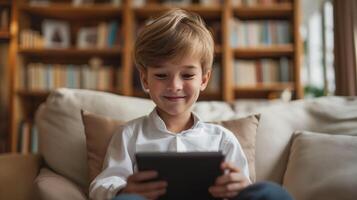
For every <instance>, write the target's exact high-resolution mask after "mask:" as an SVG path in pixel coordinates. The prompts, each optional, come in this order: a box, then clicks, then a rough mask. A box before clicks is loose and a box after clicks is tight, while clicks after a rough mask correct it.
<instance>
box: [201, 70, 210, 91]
mask: <svg viewBox="0 0 357 200" xmlns="http://www.w3.org/2000/svg"><path fill="white" fill-rule="evenodd" d="M210 78H211V70H208V71H207V72H206V73H205V74H203V75H202V83H201V91H203V90H205V89H206V87H207V85H208V81H209V79H210Z"/></svg>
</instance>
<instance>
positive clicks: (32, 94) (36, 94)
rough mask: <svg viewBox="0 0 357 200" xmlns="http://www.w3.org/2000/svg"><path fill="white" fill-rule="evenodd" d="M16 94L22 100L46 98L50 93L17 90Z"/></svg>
mask: <svg viewBox="0 0 357 200" xmlns="http://www.w3.org/2000/svg"><path fill="white" fill-rule="evenodd" d="M17 94H18V95H19V96H20V97H23V98H46V97H47V96H48V95H49V94H50V91H44V90H37V91H28V90H19V91H18V92H17Z"/></svg>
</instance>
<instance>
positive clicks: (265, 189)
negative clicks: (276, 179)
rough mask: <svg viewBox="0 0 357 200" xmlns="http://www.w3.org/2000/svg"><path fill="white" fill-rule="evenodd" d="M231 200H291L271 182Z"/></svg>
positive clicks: (124, 198) (125, 199)
mask: <svg viewBox="0 0 357 200" xmlns="http://www.w3.org/2000/svg"><path fill="white" fill-rule="evenodd" d="M113 200H145V198H144V197H142V196H139V195H130V194H122V195H119V196H117V197H115V198H114V199H113ZM232 200H293V198H292V197H291V196H290V195H289V193H288V192H287V191H286V190H284V189H283V188H282V187H281V186H280V185H278V184H276V183H272V182H259V183H255V184H252V185H250V186H248V187H247V188H245V189H244V190H242V191H241V192H240V193H239V194H238V196H236V197H234V198H232Z"/></svg>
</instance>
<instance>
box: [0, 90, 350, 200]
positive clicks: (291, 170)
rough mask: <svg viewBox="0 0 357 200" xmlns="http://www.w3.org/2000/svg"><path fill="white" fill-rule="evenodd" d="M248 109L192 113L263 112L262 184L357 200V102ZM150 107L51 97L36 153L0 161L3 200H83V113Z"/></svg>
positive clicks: (109, 98)
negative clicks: (266, 182)
mask: <svg viewBox="0 0 357 200" xmlns="http://www.w3.org/2000/svg"><path fill="white" fill-rule="evenodd" d="M243 104H244V105H248V104H247V102H240V101H238V102H236V103H235V104H233V105H231V104H227V103H225V102H199V103H197V105H196V106H195V109H194V110H195V112H196V113H197V114H198V115H200V116H201V118H202V119H203V120H205V121H217V120H226V119H232V118H237V117H240V116H244V115H248V114H250V113H255V112H258V113H261V118H260V122H259V127H258V130H257V137H256V157H255V167H256V177H257V181H262V180H269V181H274V182H276V183H279V184H281V185H282V186H284V187H285V188H286V189H287V190H289V192H291V193H292V194H293V196H294V197H295V198H296V199H298V200H300V199H301V200H304V199H357V193H356V191H355V188H357V178H356V177H357V167H356V166H357V157H356V156H355V155H354V154H356V155H357V137H356V136H357V98H356V97H355V98H352V97H324V98H318V99H310V100H297V101H293V102H274V103H271V104H263V105H264V106H259V105H262V104H258V103H254V104H253V105H251V104H249V105H250V106H249V110H247V109H245V110H244V109H242V108H243V107H244V106H242V105H243ZM153 106H154V105H153V103H152V102H151V101H150V100H147V99H140V98H133V97H125V96H119V95H113V94H108V93H103V92H96V91H88V90H76V89H64V88H63V89H59V90H57V91H55V92H52V93H51V95H50V96H49V98H48V99H47V101H46V102H45V103H44V104H42V105H41V107H40V108H39V110H38V112H37V115H36V124H37V126H38V128H39V145H40V146H39V148H40V153H39V155H17V154H7V155H1V156H0V199H13V200H15V199H38V198H41V199H86V192H87V191H86V188H88V184H89V181H88V166H87V152H86V141H85V136H84V128H83V125H82V121H81V115H80V109H84V110H88V111H90V112H92V113H96V114H99V115H103V116H109V117H112V118H115V119H119V120H124V121H127V120H130V119H133V118H136V117H138V116H141V115H144V114H147V113H148V112H150V111H151V110H152V108H153ZM298 130H301V131H300V132H296V131H298ZM306 131H309V132H306ZM98 132H99V133H100V130H98ZM294 132H295V133H294ZM311 132H319V133H311ZM321 133H324V134H321ZM354 152H356V153H354ZM330 161H331V162H330ZM355 164H356V165H355ZM328 177H332V178H331V179H327V178H328ZM355 179H356V180H355ZM331 193H332V194H333V195H331ZM336 195H337V196H336Z"/></svg>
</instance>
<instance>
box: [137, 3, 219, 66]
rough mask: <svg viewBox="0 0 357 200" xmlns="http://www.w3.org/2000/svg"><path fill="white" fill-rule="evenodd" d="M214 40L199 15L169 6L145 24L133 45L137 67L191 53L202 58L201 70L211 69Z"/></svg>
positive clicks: (178, 58) (179, 57) (175, 58)
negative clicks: (169, 7) (161, 13)
mask: <svg viewBox="0 0 357 200" xmlns="http://www.w3.org/2000/svg"><path fill="white" fill-rule="evenodd" d="M213 51H214V42H213V38H212V34H211V33H210V32H209V30H208V29H207V28H206V25H205V23H204V21H203V20H202V18H201V17H200V16H199V15H197V14H195V13H191V12H187V11H185V10H182V9H172V10H170V11H168V12H166V13H164V14H163V15H162V16H160V17H158V18H156V19H155V20H153V21H152V22H150V23H149V24H147V25H145V27H144V28H143V30H142V31H141V32H140V33H139V35H138V38H137V40H136V42H135V47H134V61H135V64H136V67H138V68H139V69H140V68H142V69H146V68H147V67H149V66H150V67H151V66H155V65H156V64H160V63H162V62H166V61H178V60H180V59H181V58H183V57H185V56H187V55H190V56H196V57H197V58H199V59H200V61H201V66H202V71H203V73H206V72H207V71H208V70H210V69H211V68H212V62H213V53H214V52H213Z"/></svg>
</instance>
